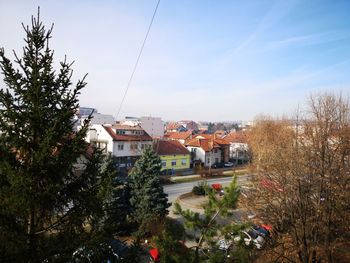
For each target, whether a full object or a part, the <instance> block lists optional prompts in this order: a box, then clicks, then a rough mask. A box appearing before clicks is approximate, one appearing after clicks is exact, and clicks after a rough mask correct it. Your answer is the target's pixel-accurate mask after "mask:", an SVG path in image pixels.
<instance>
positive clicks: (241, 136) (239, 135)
mask: <svg viewBox="0 0 350 263" xmlns="http://www.w3.org/2000/svg"><path fill="white" fill-rule="evenodd" d="M224 140H225V141H227V142H239V143H246V142H247V135H246V133H244V132H230V133H229V134H227V135H226V136H225V137H224Z"/></svg>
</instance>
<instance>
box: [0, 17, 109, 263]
mask: <svg viewBox="0 0 350 263" xmlns="http://www.w3.org/2000/svg"><path fill="white" fill-rule="evenodd" d="M23 27H24V30H25V33H26V38H25V43H26V45H25V47H24V48H23V57H22V58H19V57H18V56H17V54H16V53H15V57H16V59H15V60H14V64H17V66H18V68H16V67H15V66H14V64H13V63H12V62H11V61H10V59H8V58H7V57H6V56H5V51H4V49H3V48H2V49H0V69H1V71H2V74H3V77H4V84H5V86H2V87H1V90H0V155H1V158H0V262H41V261H42V260H43V259H45V258H49V257H50V255H54V254H56V255H60V257H63V255H64V254H65V253H66V254H69V253H70V254H71V252H72V251H73V250H74V247H75V248H76V247H77V246H78V245H80V244H81V241H82V240H84V239H90V237H91V234H92V233H93V229H94V227H93V226H94V224H95V223H96V222H100V221H101V220H100V218H103V216H104V212H103V209H102V208H103V206H102V204H103V199H104V198H105V196H106V194H108V193H109V192H110V191H108V190H107V189H103V188H105V187H108V186H109V182H110V181H111V178H112V176H113V174H112V173H111V172H110V170H109V168H108V167H109V166H107V167H106V166H103V165H102V162H101V161H102V158H103V157H102V155H101V153H99V152H96V151H89V150H88V146H87V144H86V143H85V142H84V137H85V135H86V131H87V127H86V126H85V127H83V128H82V129H81V130H79V131H78V132H74V130H73V122H72V119H73V116H74V114H75V112H76V111H77V109H78V107H79V105H78V99H77V96H78V95H79V93H80V91H81V89H82V88H83V87H84V86H85V85H86V83H85V81H84V79H83V80H81V81H78V82H77V84H76V85H75V86H74V87H73V88H72V82H71V76H72V69H71V66H72V63H68V62H67V61H66V59H65V60H64V61H63V62H61V63H60V69H59V71H55V70H54V68H53V51H52V50H50V48H49V39H50V38H51V32H52V28H51V29H49V30H47V29H45V27H44V26H43V25H42V23H41V22H40V20H39V14H38V17H37V18H32V24H31V26H26V27H25V26H23ZM78 160H83V161H84V164H83V165H84V167H85V169H84V171H83V172H81V173H79V174H78V173H76V172H75V170H76V169H75V166H76V163H77V161H78ZM89 229H91V230H89Z"/></svg>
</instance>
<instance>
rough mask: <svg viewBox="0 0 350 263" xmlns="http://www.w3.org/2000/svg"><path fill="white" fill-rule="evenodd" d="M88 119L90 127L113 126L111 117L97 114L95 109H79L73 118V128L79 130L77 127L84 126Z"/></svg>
mask: <svg viewBox="0 0 350 263" xmlns="http://www.w3.org/2000/svg"><path fill="white" fill-rule="evenodd" d="M89 117H90V122H89V124H90V125H94V124H111V125H113V124H115V119H114V117H113V116H112V115H109V114H101V113H98V111H97V109H95V108H88V107H80V108H79V109H78V110H77V112H76V115H75V117H74V120H73V122H74V127H75V129H79V127H81V126H83V125H84V122H85V121H86V120H88V118H89Z"/></svg>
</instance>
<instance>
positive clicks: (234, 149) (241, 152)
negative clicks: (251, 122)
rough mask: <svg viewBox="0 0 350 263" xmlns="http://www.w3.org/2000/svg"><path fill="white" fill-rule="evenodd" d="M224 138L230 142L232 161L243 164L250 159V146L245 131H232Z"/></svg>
mask: <svg viewBox="0 0 350 263" xmlns="http://www.w3.org/2000/svg"><path fill="white" fill-rule="evenodd" d="M223 139H224V140H225V141H227V142H228V143H230V154H229V155H230V160H231V161H233V162H235V163H236V164H243V163H246V162H248V161H249V148H248V143H247V136H246V133H245V132H243V131H239V132H230V133H229V134H227V135H226V136H224V137H223Z"/></svg>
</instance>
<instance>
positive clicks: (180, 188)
mask: <svg viewBox="0 0 350 263" xmlns="http://www.w3.org/2000/svg"><path fill="white" fill-rule="evenodd" d="M250 176H251V175H249V174H246V175H240V176H237V183H238V184H239V185H241V184H245V183H247V182H248V181H249V179H250ZM206 181H207V182H208V184H209V185H211V184H214V183H219V184H222V185H224V186H226V185H229V184H230V182H231V181H232V177H222V178H215V179H208V180H206ZM198 182H201V181H195V182H187V183H177V184H172V185H165V186H164V192H165V193H166V194H168V200H169V202H174V201H175V200H176V198H177V197H178V196H180V195H181V194H185V193H189V192H191V191H192V188H193V186H195V185H197V184H198Z"/></svg>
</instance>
